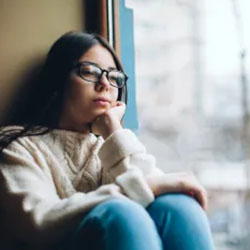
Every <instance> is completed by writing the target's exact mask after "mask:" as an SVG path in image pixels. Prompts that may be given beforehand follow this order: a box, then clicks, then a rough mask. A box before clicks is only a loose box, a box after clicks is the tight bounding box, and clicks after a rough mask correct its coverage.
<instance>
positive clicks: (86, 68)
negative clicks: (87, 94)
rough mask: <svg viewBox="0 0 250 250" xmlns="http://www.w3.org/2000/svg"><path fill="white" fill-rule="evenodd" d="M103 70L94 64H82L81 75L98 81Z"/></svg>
mask: <svg viewBox="0 0 250 250" xmlns="http://www.w3.org/2000/svg"><path fill="white" fill-rule="evenodd" d="M100 74H101V70H100V69H99V68H97V67H96V66H94V65H82V66H81V67H80V76H81V77H82V78H83V79H85V80H89V81H98V79H99V76H100Z"/></svg>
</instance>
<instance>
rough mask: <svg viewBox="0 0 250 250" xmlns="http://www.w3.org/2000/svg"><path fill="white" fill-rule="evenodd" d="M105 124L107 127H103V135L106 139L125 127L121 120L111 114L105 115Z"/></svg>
mask: <svg viewBox="0 0 250 250" xmlns="http://www.w3.org/2000/svg"><path fill="white" fill-rule="evenodd" d="M105 125H106V126H105V129H103V130H102V133H101V136H102V137H103V139H104V140H105V139H106V138H107V137H108V136H110V135H111V134H112V133H114V132H115V131H116V130H119V129H122V128H123V127H122V125H121V122H120V121H118V120H117V119H113V118H112V117H110V116H106V117H105Z"/></svg>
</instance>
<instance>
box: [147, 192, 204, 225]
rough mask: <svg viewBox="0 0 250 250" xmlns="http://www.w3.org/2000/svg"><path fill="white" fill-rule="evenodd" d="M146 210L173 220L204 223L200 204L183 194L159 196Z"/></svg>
mask: <svg viewBox="0 0 250 250" xmlns="http://www.w3.org/2000/svg"><path fill="white" fill-rule="evenodd" d="M148 210H149V211H150V212H151V213H153V216H154V215H155V214H158V215H159V214H162V213H164V214H165V213H167V214H168V215H170V216H171V217H173V218H178V220H182V221H183V222H185V221H186V222H188V223H190V222H195V221H196V222H197V223H199V222H200V221H201V220H204V221H206V220H207V218H206V214H205V212H204V210H203V209H202V207H201V206H200V204H199V203H198V202H197V201H196V200H195V199H194V198H192V197H190V196H188V195H184V194H173V193H172V194H165V195H162V196H159V197H157V198H156V199H155V201H154V202H153V203H152V204H151V205H150V206H149V207H148Z"/></svg>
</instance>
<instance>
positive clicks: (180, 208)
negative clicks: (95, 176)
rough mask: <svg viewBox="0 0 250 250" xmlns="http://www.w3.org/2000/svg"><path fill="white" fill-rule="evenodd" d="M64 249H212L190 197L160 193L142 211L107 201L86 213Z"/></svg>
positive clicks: (204, 219) (203, 220)
mask: <svg viewBox="0 0 250 250" xmlns="http://www.w3.org/2000/svg"><path fill="white" fill-rule="evenodd" d="M67 244H68V247H67V249H68V250H80V249H81V250H118V249H119V250H162V249H164V250H212V249H214V248H213V242H212V237H211V232H210V229H209V225H208V221H207V217H206V214H205V213H204V211H203V209H202V208H201V207H200V205H199V204H198V203H197V202H196V201H195V200H194V199H193V198H191V197H189V196H187V195H183V194H164V195H161V196H159V197H157V198H156V199H155V201H154V202H153V203H151V204H150V205H149V206H148V207H147V208H146V209H145V208H143V207H142V206H141V205H139V204H137V203H135V202H133V201H130V200H127V199H110V200H108V201H105V202H103V203H101V204H99V205H97V206H96V207H95V208H93V209H92V210H91V211H90V212H89V213H87V214H86V215H85V216H84V218H83V219H82V221H81V223H80V224H79V226H78V228H77V229H76V230H75V231H74V232H73V234H72V235H71V236H70V237H69V239H68V242H67Z"/></svg>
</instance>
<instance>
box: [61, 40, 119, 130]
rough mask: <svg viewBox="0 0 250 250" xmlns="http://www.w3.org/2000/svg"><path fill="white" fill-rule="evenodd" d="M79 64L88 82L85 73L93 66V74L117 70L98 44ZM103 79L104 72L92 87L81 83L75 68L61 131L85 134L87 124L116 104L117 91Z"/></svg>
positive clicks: (111, 58)
mask: <svg viewBox="0 0 250 250" xmlns="http://www.w3.org/2000/svg"><path fill="white" fill-rule="evenodd" d="M79 62H81V63H82V62H84V63H85V62H86V68H85V69H84V70H85V72H86V73H85V74H86V76H87V78H88V75H87V74H88V70H93V65H94V70H95V66H97V67H98V68H99V69H100V68H101V69H103V70H107V71H110V70H111V69H116V65H115V62H114V59H113V57H112V55H111V54H110V52H109V51H108V50H107V49H106V48H104V47H103V46H101V45H99V44H96V45H94V46H93V47H91V48H90V49H89V50H88V51H87V52H86V53H85V54H84V55H83V56H82V57H81V58H80V59H79ZM89 63H90V64H89ZM89 65H91V66H89ZM88 67H90V68H88ZM106 77H107V74H106V72H104V73H103V74H102V77H101V79H100V81H99V82H98V83H94V82H91V81H88V80H85V79H83V78H82V77H81V76H80V75H79V74H78V68H76V69H73V70H72V71H71V73H70V75H69V79H68V84H67V87H66V89H65V94H64V104H63V109H62V116H61V119H60V122H59V127H60V128H61V129H65V130H71V131H78V132H87V131H88V127H89V126H88V125H89V123H91V122H92V121H93V120H94V119H95V118H96V117H97V116H99V115H101V114H102V113H104V112H105V111H107V110H108V109H110V108H111V107H112V106H113V105H114V104H115V102H116V100H117V98H118V88H116V87H113V86H111V85H110V83H109V81H108V80H107V78H106ZM90 79H91V78H90Z"/></svg>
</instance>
